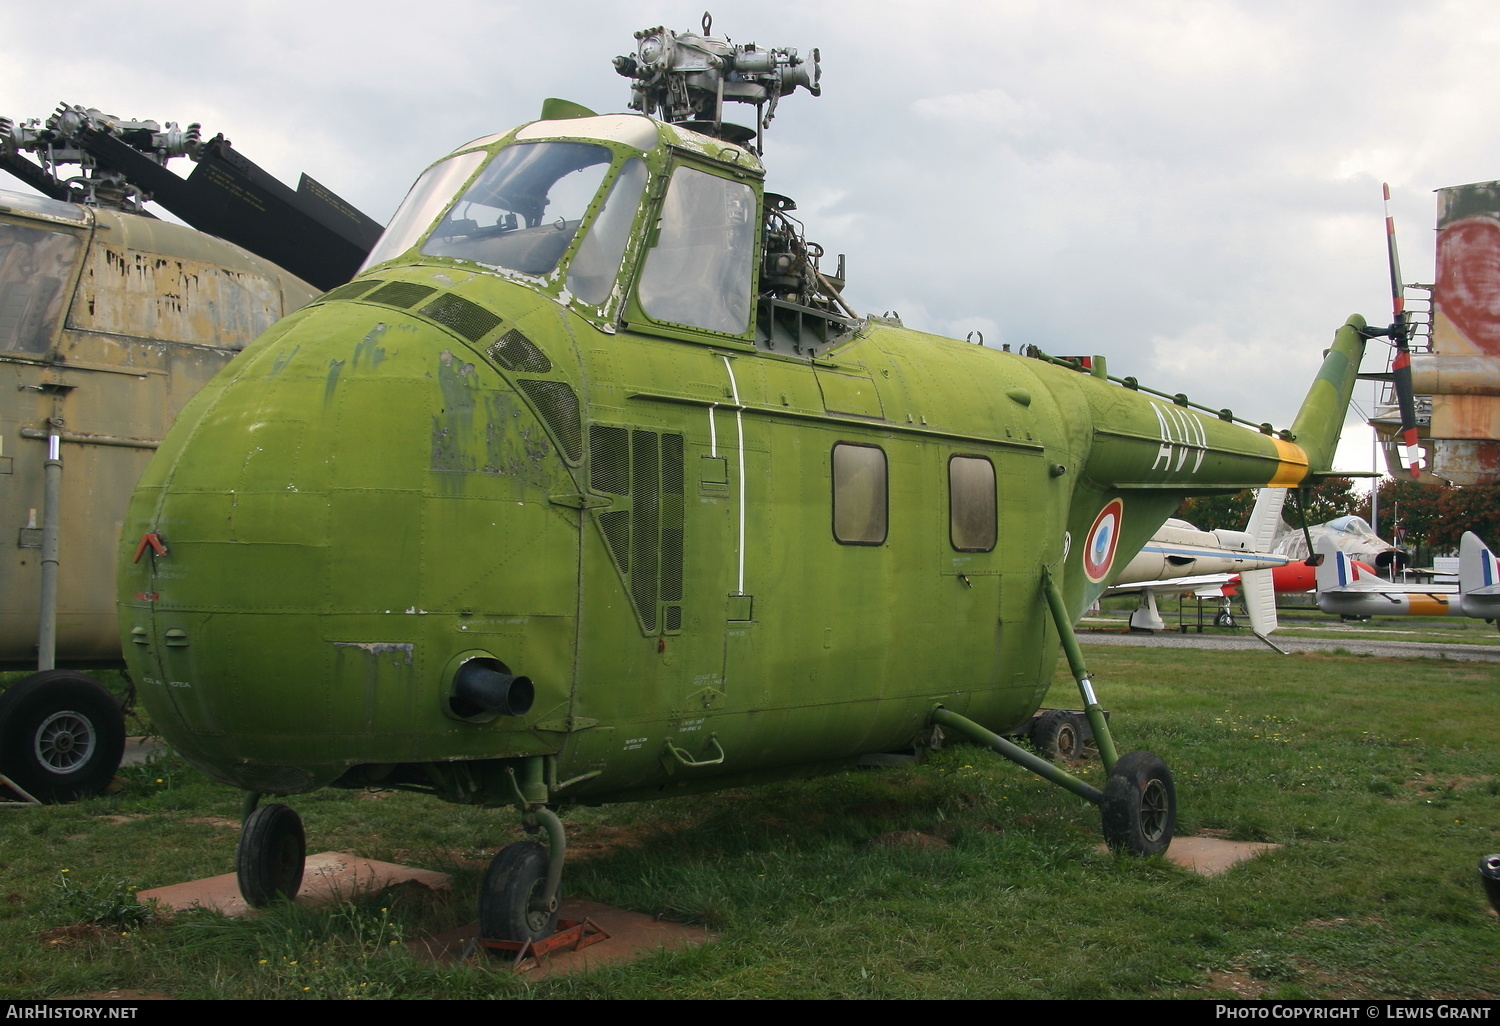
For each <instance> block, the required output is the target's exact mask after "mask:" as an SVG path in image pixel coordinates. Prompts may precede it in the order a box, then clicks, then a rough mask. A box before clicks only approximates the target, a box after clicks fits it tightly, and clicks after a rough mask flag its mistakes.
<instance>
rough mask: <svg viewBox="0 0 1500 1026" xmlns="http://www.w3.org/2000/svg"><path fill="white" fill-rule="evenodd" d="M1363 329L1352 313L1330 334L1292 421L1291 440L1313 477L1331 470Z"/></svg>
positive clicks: (1361, 352)
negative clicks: (1330, 339) (1320, 362)
mask: <svg viewBox="0 0 1500 1026" xmlns="http://www.w3.org/2000/svg"><path fill="white" fill-rule="evenodd" d="M1364 327H1365V319H1364V318H1363V317H1361V316H1359V314H1355V315H1353V316H1352V317H1350V318H1349V319H1348V320H1347V321H1345V322H1344V326H1343V327H1341V328H1340V329H1339V330H1338V331H1337V332H1336V333H1335V334H1334V336H1333V346H1332V348H1330V349H1329V350H1328V351H1327V354H1326V355H1325V356H1324V357H1323V366H1322V368H1321V369H1320V370H1319V371H1318V376H1317V378H1316V379H1315V380H1314V381H1313V383H1312V387H1311V388H1309V389H1308V391H1307V397H1306V398H1305V399H1303V400H1302V408H1301V409H1300V410H1298V411H1297V419H1296V420H1294V421H1293V422H1292V429H1291V435H1292V440H1293V441H1295V442H1296V443H1297V445H1298V446H1300V447H1301V449H1302V451H1303V452H1305V453H1306V454H1307V466H1308V472H1309V473H1311V474H1313V475H1321V474H1327V473H1328V472H1329V471H1330V470H1331V469H1333V453H1334V450H1335V449H1337V448H1338V444H1339V434H1340V433H1341V432H1342V430H1343V427H1344V417H1345V415H1346V414H1347V413H1348V410H1349V399H1350V397H1351V396H1352V395H1353V394H1354V382H1355V380H1356V378H1357V377H1358V375H1359V364H1360V360H1361V359H1362V358H1363V357H1364V354H1365V335H1364Z"/></svg>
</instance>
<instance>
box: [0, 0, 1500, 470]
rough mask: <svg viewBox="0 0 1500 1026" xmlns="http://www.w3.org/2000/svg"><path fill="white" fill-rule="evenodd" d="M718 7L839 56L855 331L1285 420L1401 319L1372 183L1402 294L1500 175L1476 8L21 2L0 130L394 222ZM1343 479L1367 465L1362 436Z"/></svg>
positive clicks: (820, 196) (1340, 3) (1496, 114)
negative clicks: (210, 140)
mask: <svg viewBox="0 0 1500 1026" xmlns="http://www.w3.org/2000/svg"><path fill="white" fill-rule="evenodd" d="M705 3H708V4H709V7H710V9H711V11H712V13H713V17H714V23H713V24H714V34H716V35H728V36H730V37H731V38H732V39H733V40H734V41H736V42H750V41H754V42H757V43H760V44H761V45H767V46H794V47H797V48H798V49H799V50H800V51H801V52H802V53H803V55H804V56H805V55H808V54H810V53H811V51H812V49H813V48H814V47H818V48H820V49H821V54H822V64H823V84H824V90H823V95H822V97H821V98H816V99H815V98H813V97H811V96H809V95H807V94H806V93H802V92H799V93H798V94H796V95H794V96H791V97H788V98H787V99H786V100H785V101H784V102H783V104H782V106H781V108H780V111H779V113H778V117H777V119H776V121H775V122H774V123H773V125H772V129H771V131H770V133H769V135H768V139H767V151H768V152H767V155H766V162H767V166H768V168H769V182H770V187H771V188H772V189H774V190H775V191H778V192H782V193H785V194H787V195H790V196H792V197H793V198H794V199H795V200H796V201H797V203H798V205H799V208H800V209H799V214H800V215H801V216H802V217H803V220H804V222H805V223H806V225H807V229H808V235H809V238H811V239H814V240H817V241H819V242H821V243H822V244H823V245H824V247H825V248H826V249H827V250H828V251H829V252H830V253H832V254H837V253H841V252H842V253H847V254H848V269H849V281H850V284H849V290H848V298H849V299H850V301H851V303H852V304H853V305H854V307H855V308H856V309H857V310H860V311H861V312H864V311H875V312H884V311H887V310H894V311H897V312H899V313H900V314H901V316H902V318H903V319H904V321H905V323H906V324H908V325H909V326H913V327H917V328H921V329H925V330H928V331H934V332H939V333H943V334H949V335H955V336H958V337H963V336H964V335H965V334H967V333H968V332H969V331H971V330H975V329H977V330H980V331H982V332H983V334H984V337H985V340H986V342H987V344H990V345H998V344H1000V343H1002V342H1004V343H1010V344H1012V345H1017V346H1019V345H1022V344H1026V343H1035V344H1037V345H1040V346H1042V347H1043V348H1044V349H1046V350H1048V351H1049V352H1054V353H1066V354H1073V353H1103V354H1105V355H1107V356H1108V357H1109V360H1110V370H1111V372H1112V373H1115V374H1131V375H1134V376H1136V377H1138V378H1139V379H1140V380H1141V381H1142V382H1143V383H1145V384H1148V385H1152V386H1153V387H1157V388H1160V389H1162V390H1163V391H1168V392H1176V391H1186V392H1187V393H1188V394H1189V396H1191V397H1192V398H1193V399H1195V400H1197V401H1200V402H1203V403H1206V404H1209V405H1213V406H1216V407H1218V406H1229V407H1231V408H1233V409H1234V411H1235V412H1236V413H1237V414H1240V415H1242V416H1247V417H1251V418H1254V419H1256V420H1262V419H1265V420H1271V421H1273V422H1274V423H1276V424H1277V425H1278V426H1283V425H1285V424H1287V423H1289V421H1290V419H1291V417H1292V416H1293V414H1294V413H1295V410H1296V407H1297V404H1298V403H1299V402H1300V400H1301V397H1302V395H1303V393H1304V391H1305V389H1306V386H1307V384H1308V382H1309V381H1310V380H1311V379H1312V376H1313V374H1314V373H1315V371H1316V364H1317V361H1318V359H1319V353H1320V351H1321V349H1322V348H1323V347H1324V346H1325V345H1326V344H1327V342H1328V340H1329V339H1330V337H1331V335H1332V332H1333V331H1334V329H1335V328H1337V327H1338V325H1339V324H1341V323H1342V322H1343V320H1344V318H1345V317H1347V316H1348V315H1349V314H1350V313H1353V312H1361V313H1364V314H1365V315H1366V316H1367V317H1368V318H1369V319H1370V320H1371V321H1372V322H1378V323H1385V322H1386V321H1387V320H1389V316H1390V315H1389V310H1390V297H1389V291H1388V285H1387V279H1386V269H1385V253H1384V228H1383V222H1382V216H1383V214H1382V207H1381V198H1380V183H1381V182H1382V181H1389V182H1390V183H1391V187H1392V191H1393V194H1394V196H1395V201H1394V212H1395V214H1396V218H1397V227H1398V231H1399V233H1400V239H1401V242H1402V245H1403V253H1402V262H1403V270H1404V271H1405V277H1406V280H1408V281H1431V280H1432V279H1431V274H1432V270H1431V268H1432V248H1433V232H1432V228H1433V221H1434V201H1435V197H1434V196H1433V190H1434V189H1437V188H1439V187H1441V186H1446V185H1455V184H1460V183H1465V182H1473V181H1487V180H1491V179H1496V178H1500V151H1497V150H1496V148H1495V145H1494V140H1495V139H1496V138H1500V131H1497V128H1500V125H1497V122H1500V102H1497V101H1496V99H1495V97H1500V7H1497V6H1495V5H1492V4H1486V3H1482V2H1477V0H1452V2H1432V3H1424V4H1411V3H1398V2H1394V0H1327V2H1318V0H1286V2H1283V0H1254V2H1238V3H1237V2H1230V0H1223V2H1213V0H1191V2H1188V0H1128V2H1119V0H1115V2H1103V0H1100V2H1091V0H1045V2H1041V0H1038V2H1024V0H1015V2H999V0H997V2H984V0H980V2H972V0H971V2H968V3H948V2H925V3H920V4H918V3H900V2H893V0H886V2H881V0H863V2H859V3H846V2H842V0H837V2H834V0H818V2H816V3H804V4H799V5H790V4H782V3H758V4H749V3H744V2H741V0H733V2H731V0H694V2H693V3H681V2H675V0H666V2H642V0H633V2H613V0H570V2H559V3H552V4H545V3H536V2H529V3H522V4H512V3H504V2H498V0H450V2H447V3H443V4H438V5H433V6H432V7H430V8H429V7H427V6H425V5H420V4H413V3H410V2H393V0H363V2H361V3H358V4H354V3H346V2H338V3H333V2H322V0H301V2H295V3H293V2H284V0H261V2H257V0H244V2H241V3H238V4H236V5H234V6H233V7H232V8H230V7H229V6H227V5H218V4H205V3H202V2H193V3H188V2H182V0H138V2H137V3H135V4H133V5H131V6H130V8H129V11H128V14H127V13H126V9H125V8H123V7H121V6H120V5H119V4H118V3H113V2H112V3H107V4H106V3H100V2H95V0H79V2H74V3H70V4H67V5H59V6H56V7H53V6H51V5H47V4H19V3H13V4H10V5H9V6H8V9H7V10H6V12H5V15H4V18H3V19H0V21H3V24H4V26H5V37H6V39H7V43H6V45H5V51H6V52H5V59H4V60H3V61H0V115H6V116H9V117H11V118H13V119H17V120H19V119H22V118H27V117H39V116H45V115H46V114H48V113H49V112H50V111H51V110H52V109H54V108H55V106H56V105H57V103H58V102H59V101H67V102H70V103H80V104H83V105H85V106H94V107H99V108H101V109H103V110H105V111H108V112H110V113H114V114H117V115H120V116H122V117H127V118H142V119H145V118H150V119H155V120H158V121H162V122H165V121H169V120H170V121H179V122H182V123H184V124H185V123H187V122H189V121H198V122H201V123H202V124H203V126H204V129H205V134H213V133H216V132H223V133H224V134H225V135H226V136H227V137H228V138H229V139H231V140H232V141H233V142H234V144H235V146H236V148H237V149H239V150H240V151H241V152H243V153H244V154H245V155H246V156H248V157H249V158H250V159H252V160H254V161H256V162H257V163H259V164H261V166H263V167H265V168H266V169H267V170H269V171H271V172H272V173H274V174H276V175H277V176H278V177H280V178H281V179H282V180H283V181H286V182H288V183H289V184H292V185H295V183H296V180H297V176H298V174H299V173H300V172H302V171H306V172H307V173H309V174H311V175H312V176H313V177H315V178H317V179H319V180H320V181H322V182H323V183H324V184H326V185H328V186H329V187H331V188H333V189H334V190H335V191H337V192H339V193H341V194H342V195H344V196H345V197H346V198H347V199H349V200H350V201H352V202H353V203H354V204H355V205H357V206H359V207H360V208H362V209H363V210H365V211H366V212H367V213H368V214H370V215H371V216H372V217H375V218H376V219H377V220H380V221H385V220H387V219H388V218H389V217H390V215H391V213H392V212H393V211H394V210H395V208H396V206H397V204H399V203H400V201H401V198H402V196H403V195H404V194H405V191H406V189H407V187H408V186H409V185H410V184H411V182H412V180H413V179H414V178H415V177H416V175H417V174H418V173H419V172H420V171H421V170H422V169H423V167H425V166H426V165H427V164H429V163H431V162H432V161H434V160H436V159H437V158H438V157H440V156H441V155H443V154H444V153H445V152H447V151H448V150H450V149H452V148H453V147H455V146H457V145H459V144H461V143H463V142H465V141H467V140H469V139H471V138H474V137H477V136H480V135H485V134H488V133H491V132H495V131H502V130H505V129H508V128H511V127H513V126H514V125H516V124H518V123H520V122H523V121H527V120H530V119H532V118H534V117H535V116H536V113H537V111H538V109H539V105H540V102H541V100H542V99H543V98H544V97H547V96H560V97H565V98H568V99H572V100H575V101H577V102H579V103H582V104H584V105H586V106H589V107H592V108H593V109H595V110H598V111H601V112H602V111H613V110H623V109H624V108H625V104H626V102H627V100H628V98H629V92H628V83H627V82H626V80H625V79H622V78H620V77H619V76H617V75H616V74H615V72H614V70H613V68H612V67H611V66H610V58H612V57H613V56H614V55H616V54H620V53H627V52H629V51H630V50H631V49H633V45H634V40H633V38H632V33H633V32H634V31H635V30H636V29H640V28H645V27H648V26H649V25H656V24H665V25H666V26H668V27H670V28H675V29H677V30H679V31H697V30H698V29H699V26H700V20H701V17H702V13H703V10H704V6H705ZM745 110H746V111H747V112H748V110H749V108H745ZM745 120H748V118H746V119H745ZM186 170H187V169H186V168H184V169H183V173H186ZM0 187H4V188H16V187H18V186H16V185H15V184H14V183H13V182H12V181H11V180H9V179H7V180H6V181H5V182H3V183H0ZM1374 349H1378V350H1379V352H1378V353H1377V352H1372V354H1371V355H1370V356H1369V357H1367V360H1366V369H1384V357H1385V352H1386V350H1385V347H1383V346H1380V345H1378V344H1377V345H1376V346H1375V347H1374ZM1377 357H1378V359H1377ZM1377 362H1378V363H1379V364H1380V367H1378V368H1377V367H1376V366H1375V364H1376V363H1377ZM1356 399H1357V401H1359V402H1361V403H1362V404H1363V405H1364V406H1366V407H1368V405H1369V399H1370V392H1369V386H1367V385H1365V386H1361V387H1360V390H1359V392H1358V393H1357V395H1356ZM1342 455H1343V458H1342V464H1341V465H1342V466H1344V467H1346V468H1356V467H1368V466H1370V459H1371V457H1370V446H1369V442H1368V434H1367V433H1365V432H1363V431H1361V432H1358V433H1357V434H1355V436H1354V440H1353V442H1352V444H1349V445H1346V447H1345V449H1344V450H1343V454H1342Z"/></svg>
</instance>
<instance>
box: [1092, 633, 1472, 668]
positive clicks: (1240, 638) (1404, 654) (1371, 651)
mask: <svg viewBox="0 0 1500 1026" xmlns="http://www.w3.org/2000/svg"><path fill="white" fill-rule="evenodd" d="M1078 640H1079V641H1081V642H1083V643H1084V644H1085V645H1134V646H1136V647H1138V648H1209V649H1221V650H1222V649H1249V650H1251V651H1258V652H1269V651H1270V649H1268V648H1267V647H1266V645H1265V642H1262V641H1259V640H1257V639H1256V637H1255V636H1254V635H1253V634H1250V633H1249V632H1246V633H1244V634H1181V633H1179V632H1177V631H1157V632H1156V633H1155V634H1141V633H1131V634H1122V633H1118V632H1112V631H1110V632H1107V631H1099V632H1093V631H1090V630H1088V629H1084V630H1081V631H1079V633H1078ZM1271 640H1272V641H1274V642H1275V643H1276V647H1278V648H1280V649H1282V650H1284V651H1287V652H1332V651H1334V650H1336V649H1343V650H1344V651H1345V652H1352V653H1354V654H1355V655H1373V656H1389V657H1394V658H1401V659H1464V660H1470V661H1475V662H1488V663H1500V645H1455V644H1449V643H1447V642H1429V641H1366V640H1362V639H1356V638H1349V639H1344V638H1298V637H1292V636H1287V635H1282V634H1275V635H1273V636H1272V638H1271Z"/></svg>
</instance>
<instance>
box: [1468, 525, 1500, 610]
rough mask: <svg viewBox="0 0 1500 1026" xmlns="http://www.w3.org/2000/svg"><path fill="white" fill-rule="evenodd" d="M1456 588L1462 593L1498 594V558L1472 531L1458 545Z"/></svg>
mask: <svg viewBox="0 0 1500 1026" xmlns="http://www.w3.org/2000/svg"><path fill="white" fill-rule="evenodd" d="M1458 590H1459V591H1460V592H1461V593H1462V594H1464V595H1500V560H1497V559H1496V558H1495V554H1494V553H1493V552H1491V551H1490V547H1489V546H1488V545H1486V544H1485V543H1484V542H1482V541H1480V540H1479V535H1477V534H1475V533H1474V532H1473V531H1465V532H1464V536H1463V539H1462V540H1461V541H1460V542H1459V546H1458Z"/></svg>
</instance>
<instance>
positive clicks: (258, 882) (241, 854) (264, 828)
mask: <svg viewBox="0 0 1500 1026" xmlns="http://www.w3.org/2000/svg"><path fill="white" fill-rule="evenodd" d="M306 862H307V835H306V834H304V833H303V831H302V817H300V816H298V815H297V813H296V812H294V811H293V810H291V809H289V808H287V807H286V806H285V805H262V806H261V807H260V808H258V809H256V810H255V811H254V812H252V813H250V816H249V817H248V818H247V819H246V820H245V825H244V826H242V827H241V828H240V846H239V850H238V851H237V852H236V854H235V866H234V869H235V875H236V876H237V877H238V878H239V884H240V894H241V896H243V897H244V899H245V903H246V904H247V905H250V906H251V907H252V908H264V907H265V906H267V905H269V904H270V903H271V902H272V901H274V900H275V899H277V898H288V899H290V898H295V897H296V896H297V891H298V890H300V889H301V887H302V870H303V867H304V866H305V865H306Z"/></svg>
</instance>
